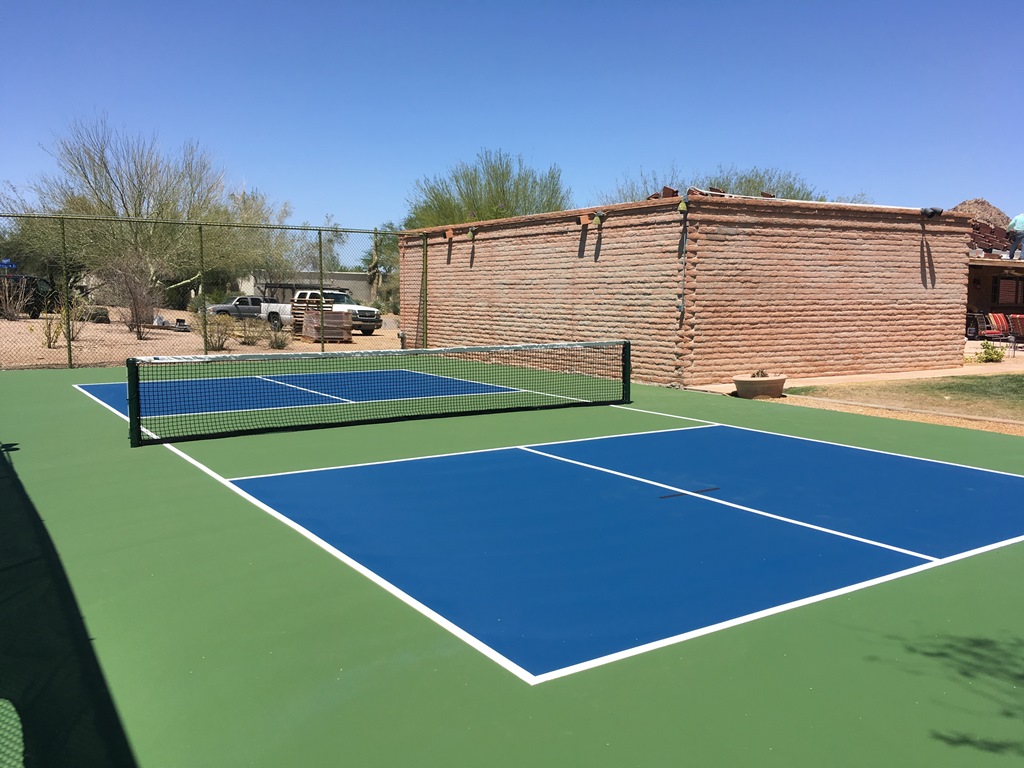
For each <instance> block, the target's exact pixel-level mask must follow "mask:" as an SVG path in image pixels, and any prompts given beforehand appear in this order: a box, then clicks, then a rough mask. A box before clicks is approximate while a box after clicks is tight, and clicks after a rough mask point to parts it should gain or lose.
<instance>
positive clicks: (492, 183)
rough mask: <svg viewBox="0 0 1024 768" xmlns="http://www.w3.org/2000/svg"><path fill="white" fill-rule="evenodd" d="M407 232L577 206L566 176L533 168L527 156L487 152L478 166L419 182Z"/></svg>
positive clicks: (460, 166) (411, 200) (410, 200)
mask: <svg viewBox="0 0 1024 768" xmlns="http://www.w3.org/2000/svg"><path fill="white" fill-rule="evenodd" d="M407 203H408V205H409V213H408V215H407V217H406V219H405V222H404V223H405V228H406V229H418V228H421V227H436V226H441V225H444V224H462V223H465V222H468V221H485V220H488V219H501V218H506V217H509V216H525V215H527V214H531V213H543V212H546V211H560V210H565V209H567V208H571V207H572V192H571V190H570V189H569V188H568V187H567V186H565V184H564V183H563V182H562V172H561V170H560V169H559V168H558V166H555V165H552V166H551V167H550V168H548V170H547V171H544V172H538V171H537V170H535V169H533V168H529V167H528V166H527V165H526V163H525V162H524V160H523V158H522V156H521V155H519V156H516V157H513V156H512V155H510V154H508V153H506V152H503V151H501V150H500V149H499V150H494V151H492V150H482V151H481V152H480V153H479V154H478V155H477V157H476V161H475V162H474V163H472V164H470V163H465V162H461V163H458V164H457V165H455V166H454V167H453V168H452V169H451V170H450V171H449V172H448V175H447V176H435V177H434V178H424V179H421V180H419V181H417V182H416V184H415V188H414V190H413V193H412V195H411V196H410V197H409V198H408V200H407Z"/></svg>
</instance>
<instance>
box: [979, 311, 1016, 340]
mask: <svg viewBox="0 0 1024 768" xmlns="http://www.w3.org/2000/svg"><path fill="white" fill-rule="evenodd" d="M993 317H994V314H989V315H983V314H981V313H978V314H975V315H974V321H975V323H976V325H977V326H978V340H979V341H1002V340H1003V339H1005V338H1006V337H1007V335H1009V321H1007V320H1006V316H1005V315H1003V314H1001V313H1000V314H999V317H1001V318H1002V319H1003V322H1005V323H1006V328H1007V330H1005V331H1004V330H1003V329H1002V328H1001V327H1000V326H998V325H996V322H997V321H995V320H993Z"/></svg>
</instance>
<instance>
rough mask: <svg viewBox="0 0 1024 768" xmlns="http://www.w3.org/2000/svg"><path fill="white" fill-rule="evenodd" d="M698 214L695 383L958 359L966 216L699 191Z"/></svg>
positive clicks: (690, 323)
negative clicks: (761, 372) (757, 373)
mask: <svg viewBox="0 0 1024 768" xmlns="http://www.w3.org/2000/svg"><path fill="white" fill-rule="evenodd" d="M689 219H690V226H689V233H688V243H687V258H686V282H685V290H684V296H683V303H684V311H683V328H684V343H683V346H684V349H685V350H686V351H685V353H684V357H685V362H684V363H683V365H682V378H683V381H684V382H685V383H686V384H687V385H694V384H706V383H715V382H722V381H728V380H729V377H730V376H731V375H733V374H737V373H750V372H751V371H753V370H755V369H757V368H766V369H769V370H771V371H778V372H784V373H786V374H787V375H789V376H794V377H797V376H829V375H840V374H848V373H879V372H885V371H909V370H920V369H928V368H949V367H956V366H959V365H961V364H962V363H963V350H964V338H963V326H964V313H965V308H966V302H967V253H968V235H969V232H970V222H969V220H968V219H967V218H966V217H963V216H955V215H951V214H943V215H942V216H940V217H937V218H932V219H927V218H925V217H924V216H922V215H921V212H920V209H905V208H896V209H894V208H882V207H877V206H871V207H867V206H843V205H835V204H824V205H823V204H817V203H804V202H795V201H783V200H757V199H751V198H722V197H700V196H694V195H691V197H690V216H689Z"/></svg>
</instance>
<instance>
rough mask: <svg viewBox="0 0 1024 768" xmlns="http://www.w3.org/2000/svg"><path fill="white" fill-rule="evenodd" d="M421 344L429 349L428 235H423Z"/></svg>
mask: <svg viewBox="0 0 1024 768" xmlns="http://www.w3.org/2000/svg"><path fill="white" fill-rule="evenodd" d="M420 344H421V346H422V347H423V348H424V349H426V348H427V235H426V234H425V233H424V235H423V267H422V269H421V270H420Z"/></svg>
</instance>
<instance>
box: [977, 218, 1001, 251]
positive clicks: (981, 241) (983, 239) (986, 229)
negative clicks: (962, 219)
mask: <svg viewBox="0 0 1024 768" xmlns="http://www.w3.org/2000/svg"><path fill="white" fill-rule="evenodd" d="M971 248H978V249H981V250H983V251H1006V250H1009V248H1010V241H1009V240H1008V239H1007V237H1006V231H1005V230H1002V229H999V228H997V227H993V226H992V225H991V224H986V223H985V222H984V221H979V220H978V219H972V220H971Z"/></svg>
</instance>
